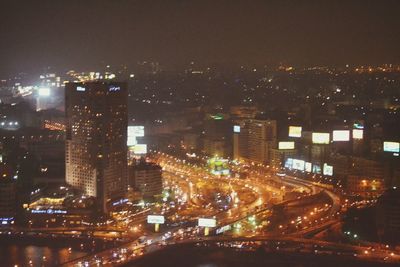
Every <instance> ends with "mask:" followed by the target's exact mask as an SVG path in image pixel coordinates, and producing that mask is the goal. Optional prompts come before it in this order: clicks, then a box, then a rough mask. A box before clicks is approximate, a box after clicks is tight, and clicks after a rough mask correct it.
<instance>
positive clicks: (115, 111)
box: [65, 81, 128, 212]
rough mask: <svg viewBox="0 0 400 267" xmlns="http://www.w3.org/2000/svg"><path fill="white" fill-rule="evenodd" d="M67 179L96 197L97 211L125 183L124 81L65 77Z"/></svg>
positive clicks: (120, 193)
mask: <svg viewBox="0 0 400 267" xmlns="http://www.w3.org/2000/svg"><path fill="white" fill-rule="evenodd" d="M65 96H66V99H65V103H66V108H65V110H66V157H65V160H66V181H67V183H68V184H69V185H71V186H73V187H75V188H78V189H80V190H82V191H83V194H85V195H88V196H93V197H96V198H97V200H98V204H99V210H100V211H101V212H106V211H107V205H106V204H107V202H108V201H109V200H111V199H115V198H119V197H122V196H123V195H124V193H125V192H126V188H127V146H126V144H127V123H128V121H127V120H128V119H127V99H128V93H127V88H126V85H125V84H124V83H116V82H105V81H95V82H87V83H68V84H67V85H66V88H65Z"/></svg>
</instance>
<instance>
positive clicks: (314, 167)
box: [312, 164, 321, 174]
mask: <svg viewBox="0 0 400 267" xmlns="http://www.w3.org/2000/svg"><path fill="white" fill-rule="evenodd" d="M312 172H313V173H316V174H320V173H321V166H320V165H318V164H313V165H312Z"/></svg>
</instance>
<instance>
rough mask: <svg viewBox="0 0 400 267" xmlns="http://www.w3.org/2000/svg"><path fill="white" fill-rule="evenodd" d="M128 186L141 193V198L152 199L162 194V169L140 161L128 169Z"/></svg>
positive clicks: (153, 164)
mask: <svg viewBox="0 0 400 267" xmlns="http://www.w3.org/2000/svg"><path fill="white" fill-rule="evenodd" d="M129 185H130V186H131V187H132V188H134V189H135V190H137V191H140V193H142V196H143V198H153V197H154V196H156V195H160V194H161V193H162V188H163V187H162V168H161V166H160V165H157V164H155V163H150V162H146V161H144V160H141V161H140V162H139V164H137V165H133V166H130V167H129Z"/></svg>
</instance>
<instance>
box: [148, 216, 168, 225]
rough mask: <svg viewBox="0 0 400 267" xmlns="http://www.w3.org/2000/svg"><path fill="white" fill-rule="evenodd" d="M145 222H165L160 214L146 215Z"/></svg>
mask: <svg viewBox="0 0 400 267" xmlns="http://www.w3.org/2000/svg"><path fill="white" fill-rule="evenodd" d="M147 223H152V224H156V223H157V224H163V223H165V218H164V216H162V215H147Z"/></svg>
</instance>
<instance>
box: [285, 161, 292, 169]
mask: <svg viewBox="0 0 400 267" xmlns="http://www.w3.org/2000/svg"><path fill="white" fill-rule="evenodd" d="M292 166H293V159H292V158H288V159H287V160H286V162H285V168H288V169H291V168H292Z"/></svg>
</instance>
